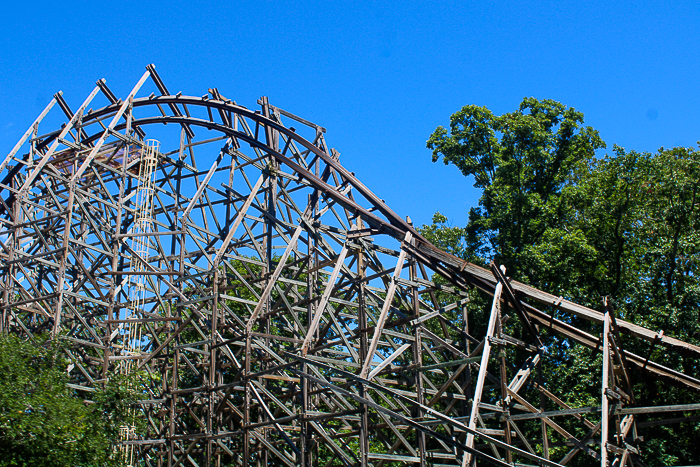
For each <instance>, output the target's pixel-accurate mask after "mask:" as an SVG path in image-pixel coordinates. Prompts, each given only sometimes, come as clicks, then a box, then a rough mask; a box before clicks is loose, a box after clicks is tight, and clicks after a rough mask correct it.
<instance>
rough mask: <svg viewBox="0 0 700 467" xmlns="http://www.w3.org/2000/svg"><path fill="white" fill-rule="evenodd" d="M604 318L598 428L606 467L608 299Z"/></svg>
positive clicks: (608, 363)
mask: <svg viewBox="0 0 700 467" xmlns="http://www.w3.org/2000/svg"><path fill="white" fill-rule="evenodd" d="M603 306H604V317H603V385H602V388H601V410H600V413H601V416H602V420H601V426H600V465H601V467H607V465H608V448H607V443H608V423H609V416H608V415H609V414H608V395H607V390H608V382H609V381H608V380H609V377H610V344H609V342H608V334H609V333H610V313H609V309H608V297H605V298H603Z"/></svg>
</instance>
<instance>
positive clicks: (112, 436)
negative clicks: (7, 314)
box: [0, 334, 133, 467]
mask: <svg viewBox="0 0 700 467" xmlns="http://www.w3.org/2000/svg"><path fill="white" fill-rule="evenodd" d="M62 350H63V348H62V346H61V345H60V343H59V341H57V340H49V339H46V338H44V339H41V338H38V339H37V340H35V341H34V342H32V341H27V340H22V339H20V338H19V337H18V336H16V335H14V334H0V453H1V454H2V455H0V466H1V467H5V466H7V467H10V466H12V467H34V466H37V467H38V466H42V467H43V466H47V465H48V466H53V465H56V466H58V465H61V466H80V467H92V466H95V467H97V466H109V465H119V463H118V462H117V459H116V458H115V455H114V443H115V442H116V441H117V439H118V433H119V426H120V424H121V423H122V420H123V418H124V417H125V416H126V415H127V409H128V406H129V404H130V403H131V402H132V398H133V394H131V393H130V392H129V390H128V385H125V384H124V379H123V377H120V376H115V377H114V378H112V380H111V381H110V383H109V384H108V385H107V386H106V387H105V388H102V389H98V390H97V391H96V392H94V393H92V394H91V396H92V397H91V399H92V400H87V399H85V398H84V397H83V394H80V393H78V392H77V391H75V390H74V389H71V387H70V386H68V376H67V372H66V367H67V366H68V364H69V363H68V361H67V360H66V359H64V358H63V357H62V355H63V352H62Z"/></svg>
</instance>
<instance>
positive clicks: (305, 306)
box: [0, 65, 700, 467]
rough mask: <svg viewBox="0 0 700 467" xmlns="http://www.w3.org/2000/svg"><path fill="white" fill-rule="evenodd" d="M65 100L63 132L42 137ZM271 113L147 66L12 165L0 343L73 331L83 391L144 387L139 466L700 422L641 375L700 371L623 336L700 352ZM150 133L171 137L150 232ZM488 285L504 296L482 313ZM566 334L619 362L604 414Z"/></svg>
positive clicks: (448, 460)
mask: <svg viewBox="0 0 700 467" xmlns="http://www.w3.org/2000/svg"><path fill="white" fill-rule="evenodd" d="M139 95H143V96H145V97H138V96H139ZM99 100H102V101H103V102H102V103H99V102H98V101H99ZM56 103H58V104H59V105H58V108H59V110H56V112H60V111H61V110H62V111H63V113H64V115H65V119H66V124H65V125H64V126H63V127H59V129H58V130H56V131H52V132H48V133H42V132H40V131H39V126H40V124H41V122H42V120H43V119H44V117H45V116H46V115H47V113H48V112H49V111H50V110H52V107H55V104H56ZM258 104H259V106H260V108H259V110H249V109H247V108H246V107H243V106H241V105H238V104H236V103H235V102H232V101H230V100H228V99H226V98H224V97H223V96H222V95H221V94H220V93H219V91H218V90H217V89H210V90H209V92H208V94H207V95H205V96H203V97H187V96H184V95H181V94H179V93H178V94H176V95H172V94H170V92H169V91H168V90H167V88H166V87H165V85H164V83H163V81H162V80H161V79H160V77H159V76H158V74H157V73H156V71H155V67H153V66H152V65H149V66H148V67H147V71H146V73H145V74H144V75H143V77H142V78H141V79H140V80H139V81H138V82H137V85H136V86H135V87H134V89H133V91H132V92H131V93H130V94H129V95H128V96H126V97H125V98H124V99H123V100H118V99H117V98H116V97H115V96H114V95H113V94H112V92H111V91H110V90H109V88H108V87H107V85H106V83H105V81H104V80H100V81H99V82H98V83H97V86H96V87H95V89H94V90H93V91H92V92H91V93H90V94H89V96H88V98H87V99H86V100H85V101H84V102H83V103H82V104H81V105H80V107H78V108H77V109H76V110H71V109H70V107H69V106H68V104H67V103H66V102H65V101H64V99H63V97H62V95H61V93H58V94H56V95H55V96H54V98H53V100H51V102H50V104H49V105H48V106H47V108H46V110H45V111H44V112H42V114H41V115H40V116H39V117H38V118H37V120H36V121H35V122H34V123H33V124H32V125H31V126H30V127H29V129H28V130H27V132H26V133H25V134H24V135H23V136H22V138H21V139H20V141H19V142H18V143H17V145H16V146H15V147H14V149H13V150H12V151H11V152H10V154H9V155H7V157H6V158H5V159H4V160H3V162H2V165H0V286H1V287H2V290H1V291H0V297H2V304H1V305H2V321H1V323H0V326H1V327H2V331H3V332H15V333H19V334H22V335H31V334H35V333H40V332H50V333H53V334H54V335H55V336H57V338H60V339H63V340H65V341H67V342H68V344H69V346H68V348H69V355H68V357H69V358H70V359H71V361H72V362H73V365H71V367H70V369H69V370H68V371H69V375H70V377H71V378H72V383H71V384H72V387H73V388H75V389H76V390H79V391H86V392H88V393H89V392H91V391H93V390H94V389H93V388H95V387H96V386H98V385H100V384H102V383H103V382H104V381H106V380H107V379H108V378H110V376H111V375H112V374H114V373H115V372H118V371H120V368H121V369H123V368H128V369H129V370H128V371H130V372H132V373H134V374H136V375H139V378H141V380H140V381H141V383H140V385H141V386H140V391H141V392H142V394H143V398H144V400H143V401H141V402H140V403H139V404H138V406H137V411H138V413H139V414H140V415H139V416H140V417H143V419H144V420H145V421H146V425H147V428H146V429H145V431H143V432H132V433H131V434H129V436H128V439H125V440H124V441H123V443H124V444H125V445H131V446H133V452H134V456H135V459H136V461H135V463H136V464H137V465H148V466H168V467H175V466H211V465H213V466H228V465H243V466H247V465H258V466H262V465H288V466H298V465H301V466H304V467H306V466H316V465H328V466H331V465H337V466H341V465H343V466H368V465H373V466H377V467H378V466H391V465H416V466H421V467H423V466H428V465H432V466H465V465H468V464H470V463H472V462H476V463H477V464H478V465H482V464H484V465H485V464H487V463H490V464H495V465H502V466H505V465H513V464H514V463H517V464H525V465H543V466H544V465H546V466H558V465H565V464H567V462H569V461H570V460H571V459H572V458H573V457H574V456H591V457H592V458H594V459H595V460H593V459H591V464H597V463H601V462H602V463H603V464H602V465H605V462H606V459H607V462H608V463H609V464H611V465H617V466H624V465H643V463H641V462H642V461H643V458H644V456H643V452H644V443H643V442H641V437H640V436H639V431H638V430H639V429H640V427H639V425H640V423H641V424H643V423H650V422H649V421H647V420H649V419H648V418H644V419H639V417H640V416H643V417H650V415H649V414H660V413H663V412H676V413H678V412H683V411H685V412H688V411H693V410H695V411H697V410H700V404H692V402H693V401H689V402H690V403H689V404H688V405H684V406H663V405H659V406H657V407H637V406H636V404H635V398H634V394H633V391H632V389H631V387H632V385H631V384H632V383H631V380H630V378H631V376H630V373H632V372H634V373H635V374H640V372H644V373H646V374H650V375H652V376H653V377H660V378H665V379H668V380H671V381H673V382H674V383H676V384H679V385H682V386H687V387H690V388H692V389H694V390H700V381H699V380H698V379H697V375H690V374H684V373H681V372H677V371H674V370H672V369H670V368H666V367H665V366H664V365H663V362H655V361H653V360H651V359H649V358H648V357H647V356H644V355H635V354H633V353H631V352H629V351H627V350H625V349H624V348H623V341H626V342H629V341H630V340H632V339H643V340H646V341H649V343H650V344H649V345H650V346H652V345H653V346H664V347H666V349H667V352H669V353H672V352H681V353H683V354H688V355H692V356H694V357H696V358H700V348H698V347H697V346H694V345H691V344H688V343H685V342H683V341H680V340H678V339H674V338H673V337H671V336H667V335H664V334H663V333H661V332H656V331H652V330H649V329H646V328H644V327H641V326H637V325H635V324H634V323H628V322H625V321H623V320H621V319H615V316H614V313H613V311H612V310H611V309H610V308H609V307H608V306H603V304H601V310H603V311H596V310H592V309H588V308H585V307H582V306H580V305H577V304H575V303H571V302H569V301H567V300H565V299H563V298H561V297H557V296H553V295H550V294H547V293H545V292H542V291H539V290H536V289H533V288H531V287H529V286H527V285H525V284H520V283H517V282H513V281H510V280H509V279H508V278H507V277H506V273H507V271H506V273H504V272H503V271H501V270H500V269H499V268H498V267H497V266H496V265H492V267H491V270H489V269H484V268H481V267H478V266H476V265H473V264H469V263H466V262H464V261H463V260H461V259H458V258H456V257H454V256H451V255H449V254H447V253H445V252H443V251H440V250H439V249H437V248H435V247H434V246H433V245H431V244H430V243H429V242H428V241H426V240H425V239H424V238H423V237H422V236H421V235H420V233H419V232H418V231H417V230H416V229H415V228H414V227H413V226H412V225H411V223H410V222H409V221H406V220H404V219H403V218H401V217H399V216H398V215H397V214H395V213H394V212H393V211H392V210H391V209H390V208H389V207H388V206H387V205H386V204H385V203H384V202H383V201H382V200H380V199H379V198H378V197H377V196H376V195H374V194H373V193H372V192H371V191H370V190H369V189H368V188H367V187H365V186H364V185H363V184H362V183H361V182H360V181H359V180H358V179H357V178H356V177H355V176H354V174H353V173H351V172H350V171H349V170H347V169H346V168H345V167H343V165H341V164H340V162H339V153H338V152H337V151H335V150H333V149H331V148H329V147H328V145H327V142H326V135H325V133H326V130H325V129H324V128H322V127H321V126H318V125H316V124H314V123H311V122H309V121H307V120H304V119H302V118H299V117H297V116H295V115H293V114H291V113H289V112H286V111H284V110H282V109H279V108H277V107H275V106H273V105H271V104H270V103H269V102H268V100H267V98H264V97H263V98H261V100H260V101H259V102H258ZM93 108H99V110H92V109H93ZM146 134H148V137H149V138H155V139H157V140H159V141H160V143H161V146H160V152H159V153H158V155H157V157H158V160H157V167H156V169H155V178H154V182H153V193H152V210H153V212H152V217H151V219H152V220H151V221H150V225H149V229H148V231H144V230H143V229H140V230H139V229H138V228H137V224H138V222H137V221H138V219H139V212H138V210H139V208H138V206H137V203H136V198H137V196H136V194H137V192H138V190H139V186H141V185H140V184H139V180H138V177H139V166H138V164H139V163H140V161H141V159H140V158H139V157H138V155H139V154H140V153H141V151H142V148H143V146H144V144H145V143H144V142H145V140H146ZM350 165H352V164H350ZM134 237H138V238H140V239H141V241H142V243H143V242H145V243H144V245H142V247H143V251H148V252H149V253H148V255H144V254H143V253H140V254H137V253H138V252H135V251H134V249H133V248H132V245H133V241H132V240H131V239H133V238H134ZM135 263H139V264H135ZM132 276H138V277H139V278H140V279H139V281H136V282H137V283H138V284H140V285H139V287H143V288H144V289H143V292H142V293H141V294H140V295H139V301H138V303H134V302H133V301H132V300H130V297H133V296H134V294H133V293H130V290H129V287H132V285H130V284H133V283H134V281H133V280H130V277H132ZM132 292H133V291H132ZM477 294H481V296H482V297H483V296H488V297H492V298H489V299H488V300H487V301H484V303H486V305H485V306H483V307H482V309H481V310H477V311H475V310H474V297H476V295H477ZM470 300H471V301H470ZM481 300H483V298H482V299H481ZM487 302H488V303H487ZM506 311H507V313H508V314H510V315H511V316H512V317H511V318H510V319H511V320H513V321H512V322H511V324H512V323H517V329H518V330H519V331H518V332H519V335H518V336H517V337H516V336H511V335H508V334H507V333H506V330H505V328H504V322H505V314H506ZM574 317H576V319H573V318H574ZM580 322H585V323H588V324H587V327H586V328H585V329H587V330H588V331H586V330H585V329H583V328H581V327H577V326H576V325H574V324H572V323H580ZM486 323H489V325H488V327H487V326H486ZM470 326H471V328H470ZM136 328H138V330H139V333H138V336H140V337H139V339H137V340H133V339H132V340H130V344H129V345H126V344H125V342H126V341H127V340H129V338H128V337H125V336H129V335H132V334H133V332H132V331H133V330H134V329H136ZM475 329H480V330H481V331H479V332H480V334H477V333H476V332H475V331H474V330H475ZM484 329H486V331H485V332H484V331H483V330H484ZM591 329H594V330H595V333H591ZM603 329H605V333H604V335H602V334H603ZM130 332H132V334H129V333H130ZM555 337H556V339H554V338H555ZM560 342H566V345H568V346H571V348H573V347H575V346H583V347H585V348H588V349H591V350H590V351H587V354H588V355H589V356H590V359H591V361H595V360H596V358H598V359H599V360H598V361H600V357H599V356H600V355H601V354H602V356H603V358H602V361H603V363H602V364H597V366H596V367H595V372H596V374H597V375H599V376H597V381H599V382H600V383H596V384H597V385H596V386H595V387H591V388H590V394H591V395H592V397H594V398H595V400H597V401H598V403H597V404H593V405H590V406H585V407H576V406H573V407H572V406H570V405H569V404H568V403H567V402H566V401H565V400H562V398H561V397H560V394H558V388H557V387H554V386H553V385H552V384H550V383H549V382H548V371H550V370H551V367H550V366H548V365H549V364H548V358H549V357H548V349H549V348H550V346H552V345H558V344H557V343H560ZM126 347H129V348H128V349H127V348H126ZM125 360H127V361H129V362H130V364H129V365H128V366H125V365H124V363H123V362H124V361H125ZM604 376H605V377H604ZM601 385H602V386H601ZM601 387H602V388H603V393H602V394H601ZM659 403H663V401H659ZM601 410H602V412H603V414H601ZM676 417H677V415H676ZM638 419H639V420H638ZM695 419H696V420H697V418H695ZM676 420H677V419H676ZM132 431H133V430H132ZM601 431H602V432H603V433H604V435H603V436H602V438H601ZM601 439H602V440H603V441H604V443H603V444H602V445H603V449H602V450H601ZM555 454H556V455H555Z"/></svg>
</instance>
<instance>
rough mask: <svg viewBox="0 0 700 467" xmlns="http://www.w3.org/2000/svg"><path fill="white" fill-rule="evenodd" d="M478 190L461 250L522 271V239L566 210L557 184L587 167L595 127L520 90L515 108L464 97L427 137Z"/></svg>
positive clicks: (595, 145)
mask: <svg viewBox="0 0 700 467" xmlns="http://www.w3.org/2000/svg"><path fill="white" fill-rule="evenodd" d="M427 146H428V148H430V149H432V150H433V161H437V160H438V159H439V158H440V157H442V159H443V162H444V163H445V164H453V165H455V166H456V167H457V168H458V169H459V170H460V171H461V172H462V174H464V175H465V176H472V177H473V178H474V186H475V187H476V188H479V189H481V190H482V196H481V199H480V200H479V206H478V207H475V208H472V209H471V210H470V212H469V224H468V225H467V227H466V231H465V234H466V237H465V239H466V243H467V249H466V251H467V254H468V255H470V256H471V255H473V256H474V257H476V258H481V259H482V260H483V261H485V260H486V259H487V258H490V257H493V258H495V259H496V260H497V261H498V262H499V263H503V264H505V266H506V267H507V268H508V269H509V270H510V269H513V270H517V271H518V273H519V274H521V275H522V276H523V277H522V278H523V279H525V278H527V276H528V273H529V272H530V270H531V267H532V264H529V261H527V259H528V257H527V255H525V254H524V253H525V247H526V245H530V244H532V243H534V241H535V240H536V239H537V238H539V237H540V236H542V235H543V234H544V232H545V231H546V230H547V228H548V227H551V226H553V225H556V224H557V223H558V221H559V220H560V219H561V218H562V216H563V215H564V214H565V213H564V205H563V203H562V192H563V191H564V190H565V189H566V187H567V186H570V185H571V184H573V183H575V181H576V180H577V178H578V177H580V175H581V173H583V172H585V170H586V167H587V166H588V163H589V161H590V160H591V159H592V158H593V157H594V155H595V151H596V150H597V149H600V148H603V147H605V144H604V143H603V141H602V140H601V139H600V136H599V135H598V132H597V131H596V130H594V129H593V128H591V127H588V126H583V114H582V113H580V112H577V111H576V110H575V109H573V108H567V107H566V106H564V105H562V104H560V103H558V102H555V101H552V100H542V101H539V100H537V99H534V98H526V99H524V100H523V102H522V103H521V104H520V107H519V108H518V110H517V111H515V112H511V113H507V114H503V115H500V116H497V115H494V114H493V113H492V112H491V111H490V110H488V109H487V108H485V107H478V106H474V105H469V106H465V107H463V108H462V109H461V110H460V111H459V112H457V113H455V114H453V115H452V116H451V117H450V130H449V132H448V130H447V129H445V128H443V127H438V128H437V129H436V130H435V132H434V133H433V134H432V135H431V136H430V139H429V140H428V144H427Z"/></svg>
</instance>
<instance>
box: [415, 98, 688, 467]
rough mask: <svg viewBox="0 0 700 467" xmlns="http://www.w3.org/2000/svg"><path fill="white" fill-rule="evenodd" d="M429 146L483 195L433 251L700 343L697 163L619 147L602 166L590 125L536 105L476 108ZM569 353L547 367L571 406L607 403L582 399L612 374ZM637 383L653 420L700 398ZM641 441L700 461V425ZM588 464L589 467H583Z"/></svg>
mask: <svg viewBox="0 0 700 467" xmlns="http://www.w3.org/2000/svg"><path fill="white" fill-rule="evenodd" d="M427 145H428V148H430V149H432V150H433V161H437V160H438V159H439V158H440V157H442V159H443V161H444V162H445V164H453V165H455V166H456V167H457V168H458V169H459V170H460V171H461V172H462V173H463V174H464V175H465V176H471V177H474V185H475V186H476V187H477V188H479V189H481V190H482V196H481V199H480V201H479V207H477V208H473V209H472V210H471V211H470V215H469V223H468V225H467V226H466V227H465V228H464V229H463V230H462V231H461V236H460V231H459V229H457V228H455V227H452V226H450V225H449V223H448V221H447V219H445V218H444V216H443V217H436V218H435V219H434V220H433V224H432V225H430V226H424V227H423V230H422V231H423V233H424V235H426V236H427V237H428V239H430V240H432V241H435V242H436V244H438V246H441V247H445V246H449V247H450V248H451V250H450V252H452V253H453V254H456V255H458V256H461V257H463V258H465V259H468V260H470V261H473V262H476V263H482V264H485V263H486V262H488V261H489V260H491V259H495V260H496V261H497V262H498V263H500V264H505V265H506V267H507V268H508V274H509V275H511V276H513V277H514V278H516V279H517V280H522V281H524V282H527V283H529V284H531V285H533V286H535V287H538V288H541V289H543V290H546V291H548V292H551V293H553V294H557V295H562V296H564V297H565V298H567V299H570V300H573V301H575V302H578V303H581V304H583V305H587V306H589V307H592V308H596V309H600V307H601V297H602V296H605V295H609V296H611V297H612V298H613V301H614V305H615V309H616V313H617V315H618V316H620V317H622V318H624V319H625V320H628V321H632V322H635V323H637V324H640V325H643V326H646V327H648V328H650V329H654V330H664V332H665V333H666V334H668V335H673V336H675V337H678V338H681V339H684V340H686V341H688V342H691V343H694V344H698V343H700V331H698V330H699V329H700V316H699V315H698V313H697V310H698V307H699V306H700V270H699V268H700V261H699V258H700V255H699V253H700V234H698V233H697V232H698V231H699V230H698V227H700V152H699V151H698V150H696V149H693V148H673V149H664V148H662V149H660V150H659V151H657V152H656V153H654V154H651V153H639V152H636V151H626V150H625V149H623V148H620V147H618V146H614V147H613V151H612V154H611V155H607V156H605V157H602V158H596V157H595V151H596V150H597V149H600V148H602V147H605V146H604V144H603V142H602V141H601V140H600V137H599V136H598V133H597V132H596V131H595V130H594V129H592V128H590V127H585V126H583V115H582V114H581V113H579V112H576V111H574V110H573V109H571V108H567V107H565V106H563V105H562V104H560V103H557V102H554V101H549V100H544V101H538V100H536V99H525V100H524V101H523V103H522V104H521V105H520V108H519V109H518V110H517V111H516V112H512V113H508V114H504V115H501V116H494V115H493V114H492V113H491V112H490V111H489V110H488V109H486V108H484V107H476V106H467V107H464V108H463V109H462V110H461V111H459V112H457V113H455V114H454V115H452V117H451V125H450V130H449V132H448V130H446V129H445V128H442V127H438V128H437V129H436V130H435V132H434V133H433V134H432V135H431V137H430V139H429V140H428V144H427ZM554 311H555V310H552V312H554ZM477 316H478V314H477ZM568 319H570V320H571V322H572V323H573V324H576V325H577V326H579V327H582V328H584V329H590V330H592V331H593V332H596V333H597V332H599V329H597V328H595V329H597V330H595V329H594V327H592V326H591V325H590V323H587V322H581V321H578V320H576V319H575V318H568ZM554 339H559V340H561V338H554ZM559 340H555V341H554V342H559ZM564 340H565V339H564ZM560 344H561V345H552V346H551V348H550V352H549V354H548V361H549V362H550V364H551V365H552V368H554V369H555V370H554V371H553V372H552V373H550V378H551V380H550V381H551V382H552V383H553V386H555V387H557V388H558V389H559V390H560V391H562V398H563V399H564V400H565V401H569V402H571V403H573V404H584V405H586V404H591V403H594V401H593V400H586V399H585V396H584V393H585V391H582V389H583V388H585V387H587V386H591V387H598V386H599V382H598V381H595V380H594V379H595V378H594V377H592V373H591V372H590V371H589V370H588V368H589V366H591V365H592V366H595V367H597V366H599V362H596V361H594V360H593V359H591V356H590V353H589V352H588V351H585V350H584V351H583V352H581V351H580V349H577V348H576V347H574V346H572V345H570V343H569V344H567V343H565V342H563V341H562V342H560ZM622 344H623V346H624V347H625V349H627V350H630V351H632V352H635V353H638V354H640V355H649V354H650V352H651V358H652V359H653V360H655V361H659V362H663V364H664V365H667V366H669V367H671V368H673V369H676V370H678V371H683V372H685V373H687V374H691V375H695V376H697V375H698V374H699V373H700V368H699V366H698V362H697V361H696V360H694V359H692V358H688V357H684V356H682V355H679V354H677V353H669V352H667V351H666V350H665V349H664V348H663V347H660V346H659V347H656V348H653V349H650V346H649V344H648V343H647V342H641V341H640V340H637V339H627V338H623V342H622ZM592 378H593V379H592ZM633 382H634V393H635V396H636V397H637V401H638V404H639V405H640V406H644V405H655V404H659V403H669V404H670V403H687V402H688V401H692V400H695V399H696V398H697V395H696V394H691V393H690V392H689V391H688V390H685V389H683V388H674V387H672V386H671V385H670V384H669V383H668V382H666V381H663V380H659V379H658V378H648V377H645V376H644V375H642V374H639V373H638V374H633ZM582 397H584V399H581V398H582ZM640 434H641V435H642V436H644V437H645V438H647V439H649V440H652V441H650V442H649V443H647V444H646V446H645V445H643V446H642V449H643V453H644V459H645V461H646V462H648V463H649V464H650V465H674V464H677V463H681V464H683V463H688V462H691V461H695V460H697V459H698V458H700V449H699V447H698V446H697V445H694V444H693V442H692V441H691V440H693V439H698V437H699V436H700V427H699V426H698V424H697V423H695V424H693V423H682V424H677V425H672V426H668V427H663V426H650V427H648V428H645V429H644V430H643V431H642V432H641V433H640ZM576 462H583V463H582V464H580V465H585V459H584V458H581V459H578V460H577V461H576ZM576 462H574V463H573V464H571V465H579V464H577V463H576Z"/></svg>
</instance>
